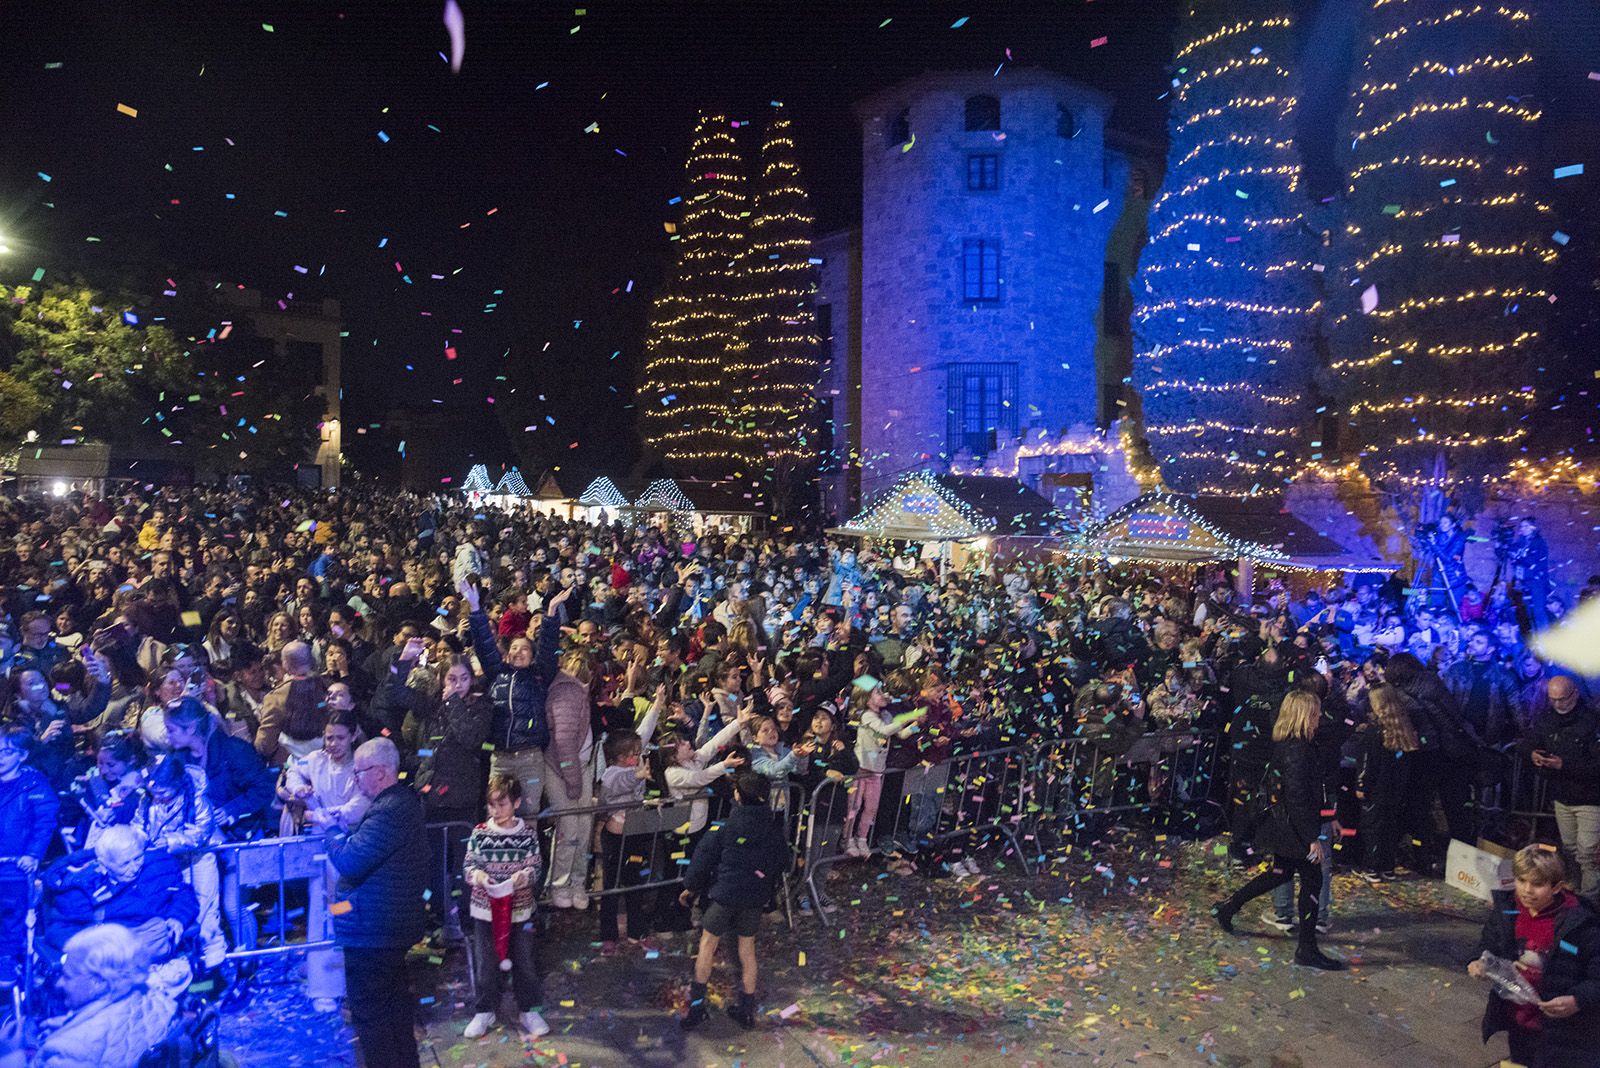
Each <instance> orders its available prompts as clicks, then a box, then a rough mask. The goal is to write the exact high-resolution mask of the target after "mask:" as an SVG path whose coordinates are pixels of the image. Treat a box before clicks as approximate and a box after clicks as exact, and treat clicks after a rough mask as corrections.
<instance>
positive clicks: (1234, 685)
mask: <svg viewBox="0 0 1600 1068" xmlns="http://www.w3.org/2000/svg"><path fill="white" fill-rule="evenodd" d="M1288 692H1289V672H1288V669H1287V668H1285V667H1284V666H1283V665H1282V664H1281V663H1280V664H1278V665H1276V666H1273V665H1270V664H1264V663H1261V662H1259V661H1258V662H1256V663H1252V664H1246V665H1244V666H1243V667H1240V668H1238V669H1237V670H1235V671H1234V673H1233V674H1232V675H1231V676H1230V677H1229V678H1228V695H1229V697H1230V698H1231V700H1232V706H1233V707H1232V709H1231V710H1230V714H1229V717H1228V727H1227V734H1228V744H1229V746H1230V747H1231V749H1232V752H1233V763H1234V764H1235V765H1236V766H1242V767H1246V768H1260V767H1263V766H1264V765H1265V764H1266V762H1267V757H1268V756H1269V755H1270V754H1271V752H1272V725H1273V724H1274V723H1276V722H1277V719H1278V708H1279V706H1280V705H1282V704H1283V695H1284V694H1286V693H1288ZM1223 704H1224V706H1226V705H1228V704H1229V701H1228V699H1224V701H1223Z"/></svg>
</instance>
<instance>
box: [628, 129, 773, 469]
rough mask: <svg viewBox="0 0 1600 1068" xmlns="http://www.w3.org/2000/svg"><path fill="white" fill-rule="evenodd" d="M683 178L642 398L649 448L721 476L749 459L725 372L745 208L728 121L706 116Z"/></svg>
mask: <svg viewBox="0 0 1600 1068" xmlns="http://www.w3.org/2000/svg"><path fill="white" fill-rule="evenodd" d="M686 172H687V177H688V188H687V191H686V192H685V193H684V196H683V205H684V209H683V222H682V224H681V225H679V226H678V227H676V231H677V232H676V233H675V234H674V237H675V239H676V240H677V242H678V257H677V260H676V262H675V263H674V264H673V267H672V271H671V274H670V276H669V278H668V282H667V285H666V288H665V289H664V290H663V292H662V294H661V295H660V296H659V297H657V298H656V302H655V305H654V307H653V309H652V312H651V317H650V327H649V331H648V333H647V334H646V337H645V366H644V381H643V383H642V384H641V386H640V390H639V394H640V400H641V402H642V405H643V408H644V413H645V414H644V432H645V439H646V441H647V443H648V444H649V445H650V446H651V448H652V449H654V450H655V451H656V452H657V453H658V454H659V455H661V456H662V457H663V458H664V459H666V460H667V461H668V463H669V464H670V465H671V466H672V467H673V469H674V470H675V471H677V472H679V473H682V474H693V475H702V476H706V477H713V478H716V477H722V476H724V475H726V474H729V473H731V472H732V471H733V470H737V469H739V466H740V461H741V460H742V458H743V456H744V451H743V450H744V446H743V445H742V443H741V442H740V441H739V440H738V439H737V435H736V424H737V418H736V417H737V410H736V407H735V403H734V399H733V394H732V390H730V389H729V388H728V386H727V380H728V379H727V376H728V363H729V361H728V347H729V345H731V344H734V343H736V342H737V341H738V329H739V318H740V300H739V298H740V295H741V293H740V289H741V285H740V279H739V270H738V268H739V262H740V253H741V252H742V250H743V249H744V247H745V221H746V220H745V215H746V211H747V205H746V200H745V181H744V173H743V167H742V164H741V162H740V159H739V150H738V146H737V145H736V144H735V143H734V139H733V134H732V129H731V125H730V123H729V121H728V119H727V118H726V117H724V116H721V115H702V116H701V117H700V121H699V123H698V124H697V125H696V127H695V133H694V141H693V144H692V145H691V146H690V149H689V160H688V164H687V166H686ZM670 228H671V227H669V229H670Z"/></svg>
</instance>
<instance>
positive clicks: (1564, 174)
mask: <svg viewBox="0 0 1600 1068" xmlns="http://www.w3.org/2000/svg"><path fill="white" fill-rule="evenodd" d="M1582 173H1583V164H1581V163H1574V164H1572V165H1571V166H1570V167H1557V168H1556V177H1557V178H1576V177H1577V176H1578V175H1580V174H1582Z"/></svg>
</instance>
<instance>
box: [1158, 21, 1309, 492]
mask: <svg viewBox="0 0 1600 1068" xmlns="http://www.w3.org/2000/svg"><path fill="white" fill-rule="evenodd" d="M1295 9H1296V4H1295V3H1294V2H1293V0H1190V2H1189V3H1188V4H1187V7H1186V11H1185V13H1184V15H1183V17H1182V19H1181V20H1180V24H1179V29H1178V38H1179V39H1178V43H1177V48H1176V52H1175V57H1174V64H1173V72H1172V76H1173V84H1174V89H1173V101H1172V111H1171V120H1170V122H1171V147H1170V149H1169V150H1168V162H1167V176H1166V182H1165V185H1164V187H1163V190H1162V192H1161V194H1160V195H1159V197H1158V198H1157V200H1156V202H1155V204H1154V206H1153V208H1152V215H1151V225H1150V244H1149V245H1148V246H1147V248H1146V249H1145V251H1144V254H1143V256H1142V258H1141V262H1140V268H1139V275H1138V279H1137V282H1136V284H1135V287H1134V291H1135V295H1136V299H1137V305H1136V309H1135V317H1134V321H1135V328H1134V332H1135V350H1134V381H1135V384H1136V385H1137V387H1138V388H1139V390H1140V394H1141V401H1142V405H1143V409H1144V417H1145V435H1146V437H1147V438H1148V440H1149V442H1150V447H1151V452H1152V454H1153V456H1154V457H1155V459H1156V460H1157V461H1158V462H1159V463H1160V464H1161V473H1162V477H1163V479H1164V480H1165V481H1166V483H1167V485H1169V486H1170V487H1171V488H1173V489H1175V490H1179V491H1182V492H1187V493H1196V492H1228V493H1251V492H1265V491H1270V490H1273V489H1275V488H1277V487H1279V486H1280V485H1281V484H1282V483H1283V482H1284V481H1286V480H1287V479H1289V478H1291V477H1293V475H1294V473H1295V471H1296V470H1297V468H1298V466H1299V464H1300V462H1301V459H1302V456H1303V455H1304V454H1305V452H1306V450H1307V446H1308V444H1309V442H1308V440H1307V439H1306V435H1305V427H1306V423H1307V422H1308V419H1309V412H1310V410H1311V408H1312V407H1313V405H1312V404H1311V402H1310V401H1309V400H1308V399H1307V394H1308V391H1309V387H1310V384H1311V382H1312V379H1313V377H1314V371H1315V368H1316V365H1317V360H1318V355H1317V354H1318V346H1317V343H1316V321H1317V315H1318V312H1319V309H1320V304H1319V300H1318V298H1317V289H1318V286H1317V284H1316V281H1315V279H1314V277H1313V273H1312V272H1313V263H1314V261H1315V258H1316V254H1317V246H1318V239H1317V238H1316V236H1315V235H1314V234H1313V233H1312V231H1311V230H1310V228H1309V227H1308V226H1307V225H1306V221H1305V198H1304V194H1303V192H1302V190H1301V185H1300V159H1299V153H1298V151H1297V149H1296V146H1295V143H1294V129H1295V118H1296V112H1297V108H1298V100H1297V98H1296V94H1297V84H1298V78H1297V77H1296V76H1295V74H1294V72H1293V67H1294V63H1295V61H1296V56H1297V52H1298V45H1299V42H1298V28H1297V26H1296V25H1295V22H1294V19H1293V17H1292V16H1293V12H1294V11H1295Z"/></svg>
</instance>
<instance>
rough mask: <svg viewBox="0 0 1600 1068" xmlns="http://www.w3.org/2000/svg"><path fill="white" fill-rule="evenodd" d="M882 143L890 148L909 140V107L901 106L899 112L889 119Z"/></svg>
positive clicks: (897, 146)
mask: <svg viewBox="0 0 1600 1068" xmlns="http://www.w3.org/2000/svg"><path fill="white" fill-rule="evenodd" d="M883 140H884V143H885V144H886V145H888V147H890V148H899V147H900V146H901V145H903V144H905V143H906V142H907V141H909V140H911V109H910V108H902V109H901V110H900V114H898V115H896V116H895V117H894V118H892V119H890V120H889V126H888V129H887V130H886V131H885V132H884V138H883Z"/></svg>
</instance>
